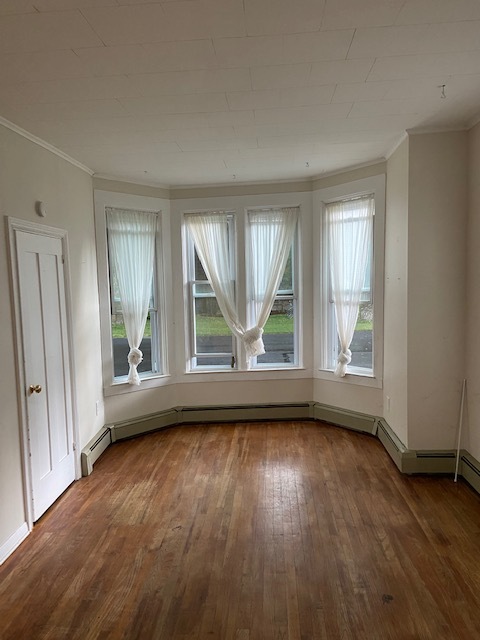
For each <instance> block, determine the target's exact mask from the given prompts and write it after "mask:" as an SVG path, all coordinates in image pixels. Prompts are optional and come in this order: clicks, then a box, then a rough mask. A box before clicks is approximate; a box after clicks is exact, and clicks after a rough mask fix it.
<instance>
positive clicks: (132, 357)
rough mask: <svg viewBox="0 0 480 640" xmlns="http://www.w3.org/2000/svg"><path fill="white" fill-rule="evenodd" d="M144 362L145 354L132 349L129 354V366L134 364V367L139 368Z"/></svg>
mask: <svg viewBox="0 0 480 640" xmlns="http://www.w3.org/2000/svg"><path fill="white" fill-rule="evenodd" d="M142 360H143V353H142V352H141V351H140V349H135V348H134V347H132V349H130V351H129V353H128V364H133V365H134V366H136V367H138V365H139V364H140V363H141V362H142Z"/></svg>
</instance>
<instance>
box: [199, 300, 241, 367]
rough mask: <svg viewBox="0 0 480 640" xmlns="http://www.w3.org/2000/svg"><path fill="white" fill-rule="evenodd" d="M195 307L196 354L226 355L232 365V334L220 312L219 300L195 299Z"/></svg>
mask: <svg viewBox="0 0 480 640" xmlns="http://www.w3.org/2000/svg"><path fill="white" fill-rule="evenodd" d="M194 305H195V334H196V335H195V346H196V349H195V351H196V353H197V354H205V353H208V354H215V353H224V354H225V353H226V354H228V355H229V358H227V363H228V364H230V359H231V354H232V333H231V331H230V329H229V328H228V325H227V323H226V322H225V320H224V318H223V316H222V314H221V312H220V308H219V306H218V302H217V299H216V298H213V297H209V298H195V300H194ZM216 362H217V363H218V360H216ZM197 364H198V363H197Z"/></svg>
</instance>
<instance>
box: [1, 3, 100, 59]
mask: <svg viewBox="0 0 480 640" xmlns="http://www.w3.org/2000/svg"><path fill="white" fill-rule="evenodd" d="M99 44H101V41H100V39H99V38H98V36H97V35H96V34H95V33H94V31H93V30H92V29H91V27H90V26H89V24H88V22H87V21H86V20H85V18H84V17H83V16H82V15H81V14H80V13H79V12H78V11H58V12H54V13H25V14H22V15H11V16H10V15H8V16H0V53H24V52H37V51H54V50H56V49H73V48H75V47H94V46H97V45H99Z"/></svg>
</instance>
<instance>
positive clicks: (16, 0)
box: [0, 0, 36, 16]
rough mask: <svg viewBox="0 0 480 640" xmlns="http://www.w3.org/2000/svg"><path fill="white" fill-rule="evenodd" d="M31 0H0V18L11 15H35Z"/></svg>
mask: <svg viewBox="0 0 480 640" xmlns="http://www.w3.org/2000/svg"><path fill="white" fill-rule="evenodd" d="M35 11H36V10H35V7H34V6H33V0H0V16H2V15H8V14H12V13H35Z"/></svg>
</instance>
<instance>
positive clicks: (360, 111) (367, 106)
mask: <svg viewBox="0 0 480 640" xmlns="http://www.w3.org/2000/svg"><path fill="white" fill-rule="evenodd" d="M439 106H440V105H438V106H434V104H433V103H432V104H431V105H430V106H429V105H427V104H425V101H423V100H416V99H415V98H412V99H409V100H379V101H377V102H356V103H355V104H354V105H353V107H352V110H351V112H350V114H349V117H350V118H365V117H372V116H376V115H378V116H385V115H402V114H410V113H420V114H423V113H432V112H433V111H435V110H436V109H438V108H439Z"/></svg>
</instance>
